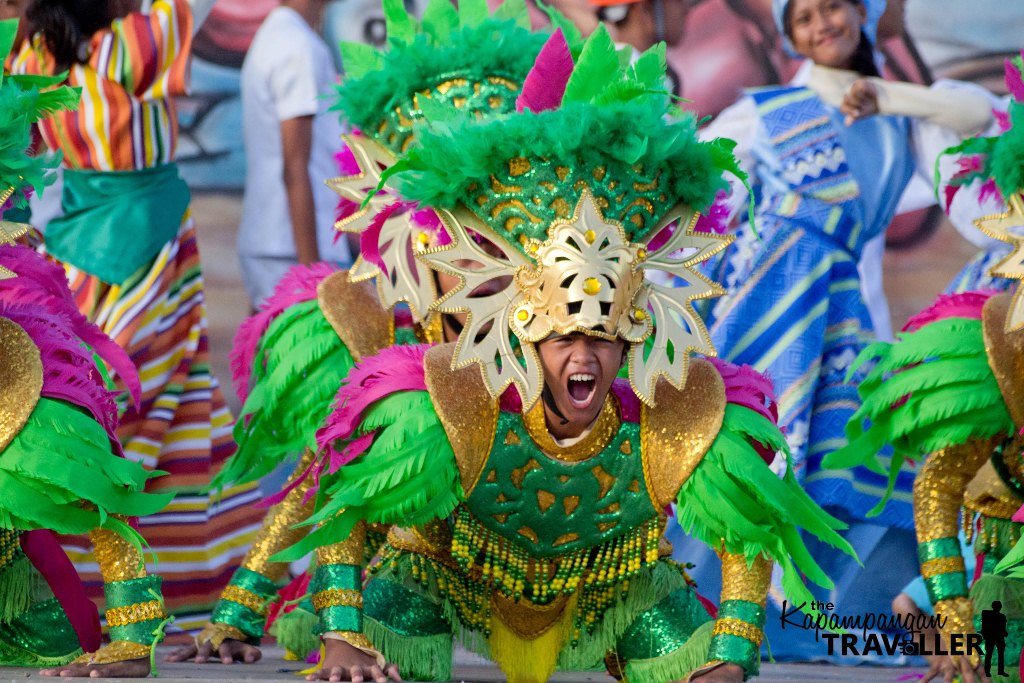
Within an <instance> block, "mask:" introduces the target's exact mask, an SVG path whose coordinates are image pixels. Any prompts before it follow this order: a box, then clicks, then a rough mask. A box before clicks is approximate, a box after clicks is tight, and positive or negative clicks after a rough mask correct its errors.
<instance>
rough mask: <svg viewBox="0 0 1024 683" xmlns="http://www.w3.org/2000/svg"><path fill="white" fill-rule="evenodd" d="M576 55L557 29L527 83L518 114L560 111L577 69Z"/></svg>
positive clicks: (542, 51) (531, 70)
mask: <svg viewBox="0 0 1024 683" xmlns="http://www.w3.org/2000/svg"><path fill="white" fill-rule="evenodd" d="M573 66H574V65H573V62H572V53H571V52H570V51H569V43H567V42H566V40H565V35H564V34H563V33H562V29H558V30H556V31H555V32H554V33H553V34H552V35H551V37H550V38H548V42H546V43H544V47H543V48H541V51H540V54H538V55H537V61H536V62H534V64H533V68H532V69H530V73H528V74H527V75H526V80H525V81H523V89H522V92H520V93H519V97H518V98H516V111H518V112H523V111H525V110H527V109H529V110H530V111H532V112H533V113H534V114H537V113H539V112H542V111H548V110H549V109H557V108H558V106H559V105H560V104H562V97H563V96H564V95H565V86H566V85H567V84H568V83H569V76H571V75H572V69H573Z"/></svg>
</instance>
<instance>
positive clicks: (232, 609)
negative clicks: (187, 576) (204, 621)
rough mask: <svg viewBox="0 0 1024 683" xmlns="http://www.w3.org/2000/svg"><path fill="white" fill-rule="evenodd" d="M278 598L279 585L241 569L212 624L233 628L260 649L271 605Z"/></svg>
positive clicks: (237, 572) (226, 593)
mask: <svg viewBox="0 0 1024 683" xmlns="http://www.w3.org/2000/svg"><path fill="white" fill-rule="evenodd" d="M276 597H277V584H275V583H274V582H273V581H271V580H270V579H268V578H267V577H265V576H263V575H262V574H259V573H257V572H254V571H252V570H251V569H246V568H245V567H239V568H238V570H237V571H235V574H234V576H232V577H231V582H230V583H229V584H228V585H227V587H226V588H225V589H224V592H223V593H221V596H220V600H218V601H217V606H216V607H215V608H214V610H213V614H212V615H210V621H211V622H214V623H219V624H228V625H229V626H234V627H235V628H237V629H238V630H239V631H241V632H242V633H244V634H245V635H246V636H248V637H249V638H250V640H247V641H246V642H248V643H249V644H250V645H259V641H260V638H262V637H263V629H264V626H265V625H266V622H267V614H268V613H269V612H270V603H272V602H273V601H274V598H276Z"/></svg>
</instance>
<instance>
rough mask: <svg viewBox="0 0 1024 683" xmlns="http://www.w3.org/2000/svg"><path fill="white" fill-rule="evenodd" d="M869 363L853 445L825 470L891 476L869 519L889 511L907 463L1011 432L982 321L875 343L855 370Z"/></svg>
mask: <svg viewBox="0 0 1024 683" xmlns="http://www.w3.org/2000/svg"><path fill="white" fill-rule="evenodd" d="M868 363H874V366H873V367H872V369H871V371H870V372H868V374H867V376H866V377H865V378H864V380H863V381H862V382H861V383H860V386H859V388H858V391H859V393H860V396H861V400H862V403H861V406H860V408H859V409H858V410H857V412H856V413H854V415H853V417H852V418H851V419H850V422H849V423H848V424H847V425H846V435H847V438H848V440H849V441H848V443H847V445H846V446H843V447H842V448H840V449H838V450H836V451H834V452H833V453H831V454H829V455H828V456H826V458H825V459H824V462H823V463H822V464H823V466H824V467H827V468H835V469H842V468H848V467H854V466H856V465H864V466H866V467H868V468H870V469H872V470H874V471H875V472H879V473H885V472H886V469H887V470H888V474H889V485H888V488H887V489H886V493H885V495H884V497H883V498H882V500H881V501H879V504H878V505H877V506H875V508H873V509H872V510H871V514H877V513H878V512H879V511H881V510H882V508H883V507H884V506H885V503H886V501H887V500H888V498H889V496H890V495H891V493H892V489H893V486H894V484H895V480H896V474H897V472H898V471H899V469H900V467H902V465H903V462H904V461H905V460H906V459H907V458H915V457H920V456H923V455H927V454H928V453H931V452H934V451H937V450H940V449H943V448H947V447H949V446H952V445H956V444H961V443H964V442H966V441H969V440H971V439H987V438H990V437H992V436H995V435H996V434H1000V433H1002V434H1010V433H1011V432H1012V431H1013V421H1012V419H1011V418H1010V414H1009V411H1008V410H1007V408H1006V404H1005V402H1004V401H1003V396H1002V394H1001V393H1000V391H999V385H998V384H997V383H996V379H995V376H994V375H993V374H992V370H991V369H990V368H989V365H988V360H987V354H986V352H985V339H984V334H983V331H982V323H981V321H980V320H977V319H972V318H946V319H943V320H937V321H935V322H932V323H929V324H927V325H924V326H923V327H921V328H920V329H918V330H915V331H914V332H908V333H904V334H901V335H900V339H899V341H897V342H895V343H892V344H890V343H885V342H878V343H875V344H872V345H871V346H869V347H868V348H866V349H865V350H864V351H863V352H861V354H860V356H858V358H857V361H856V362H855V364H854V366H853V370H852V371H851V372H855V371H857V370H858V369H860V368H861V367H864V366H865V365H866V364H868ZM890 444H891V445H892V446H893V457H892V458H891V459H890V461H889V463H888V468H885V467H884V466H883V465H882V464H881V461H880V460H879V456H878V454H879V452H880V451H881V450H882V449H883V448H884V447H885V446H887V445H890Z"/></svg>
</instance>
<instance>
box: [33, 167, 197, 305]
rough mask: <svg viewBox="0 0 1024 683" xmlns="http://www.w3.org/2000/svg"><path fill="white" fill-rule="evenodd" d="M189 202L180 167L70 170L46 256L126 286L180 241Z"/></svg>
mask: <svg viewBox="0 0 1024 683" xmlns="http://www.w3.org/2000/svg"><path fill="white" fill-rule="evenodd" d="M189 199H190V194H189V190H188V186H187V185H186V184H185V181H183V180H182V179H181V177H180V176H179V175H178V167H177V166H176V165H175V164H164V165H162V166H157V167H155V168H147V169H142V170H139V171H76V170H72V169H65V171H64V194H63V195H62V196H61V205H62V207H63V209H64V215H63V216H61V217H60V218H56V219H54V220H52V221H50V223H49V225H47V226H46V234H45V239H46V251H47V252H49V253H50V254H52V255H53V256H54V257H56V258H58V259H60V260H61V261H63V262H64V263H69V264H71V265H73V266H75V267H76V268H78V269H80V270H84V271H85V272H87V273H89V274H90V275H94V276H96V277H98V278H99V279H101V280H103V281H104V282H107V283H110V284H114V285H120V284H122V283H124V282H125V281H126V280H127V279H128V278H129V277H131V276H132V275H133V274H134V273H135V272H136V271H138V270H139V269H140V268H142V267H143V266H145V265H146V264H148V263H149V262H150V261H152V260H153V258H154V257H156V255H157V254H158V253H160V249H162V248H163V246H164V245H165V244H167V243H168V242H170V241H171V240H172V239H174V236H175V235H177V234H178V230H179V229H180V228H181V220H182V218H183V217H184V215H185V211H186V210H187V209H188V204H189Z"/></svg>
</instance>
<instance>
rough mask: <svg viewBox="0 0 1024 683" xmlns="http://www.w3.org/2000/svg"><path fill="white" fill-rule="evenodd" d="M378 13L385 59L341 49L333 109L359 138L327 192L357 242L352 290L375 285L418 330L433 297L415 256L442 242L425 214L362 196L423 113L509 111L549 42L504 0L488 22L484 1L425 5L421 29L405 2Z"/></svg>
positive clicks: (367, 50)
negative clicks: (336, 199)
mask: <svg viewBox="0 0 1024 683" xmlns="http://www.w3.org/2000/svg"><path fill="white" fill-rule="evenodd" d="M384 13H385V20H386V22H387V35H388V42H389V49H388V50H387V51H383V52H382V51H379V50H376V49H375V48H373V47H371V46H369V45H365V44H363V43H343V44H342V60H343V62H344V67H345V74H346V78H345V80H344V81H343V82H342V84H341V85H340V86H339V87H338V89H337V102H336V104H335V106H334V109H336V110H339V111H341V113H342V117H343V118H344V119H345V121H346V122H347V123H348V124H349V125H351V126H353V127H354V128H356V129H358V130H359V131H360V134H359V135H345V136H343V138H344V140H345V144H346V147H347V148H346V149H345V150H344V151H343V152H342V155H341V157H340V158H339V161H340V164H341V166H342V174H343V175H342V176H341V177H338V178H334V179H331V180H328V181H327V184H328V185H329V186H330V187H331V188H332V189H334V190H335V191H336V192H337V193H338V194H339V195H341V197H342V201H341V205H340V209H341V211H340V214H341V218H340V220H339V221H338V223H337V224H336V227H337V228H338V229H339V230H343V231H345V232H351V233H356V234H359V235H361V242H362V247H363V248H362V250H361V251H362V254H361V255H360V257H359V258H358V259H357V260H356V262H355V264H354V265H353V267H352V270H351V272H350V273H349V279H350V281H356V282H358V281H361V280H368V279H370V278H377V288H378V293H379V295H380V299H381V302H382V303H383V304H384V305H385V306H387V307H391V306H394V305H395V304H397V303H398V302H400V301H404V302H406V303H407V304H408V305H409V308H410V310H411V312H412V315H413V317H414V318H415V319H416V320H417V321H421V322H422V321H424V320H425V319H426V318H428V317H429V316H430V315H431V312H430V311H429V305H430V302H431V301H433V300H434V298H436V296H437V291H436V287H435V286H434V280H433V278H432V277H430V273H429V271H427V270H426V269H424V268H422V266H420V265H419V264H418V263H417V262H416V260H415V259H414V258H413V256H412V254H413V250H414V248H416V247H422V246H437V245H438V244H441V243H444V242H445V241H446V236H444V235H443V233H442V232H441V231H440V223H439V222H438V221H437V220H436V219H434V218H433V217H432V216H430V215H429V213H419V214H418V213H416V212H414V211H412V210H410V207H409V206H408V205H405V204H402V203H401V202H396V200H395V197H394V195H393V194H392V193H390V192H388V191H387V190H383V191H381V192H377V193H376V194H373V196H372V197H370V198H369V199H367V196H368V195H370V194H371V193H372V192H373V190H375V189H376V188H377V187H378V184H379V182H380V179H381V174H382V172H384V171H385V170H386V169H387V168H388V167H390V166H391V165H392V164H393V163H394V162H395V159H396V158H397V157H398V156H400V155H401V154H402V153H403V152H404V151H405V150H407V149H408V148H409V146H410V145H411V144H412V143H413V141H414V140H415V130H414V124H415V123H416V122H417V121H419V120H420V119H422V118H423V109H425V108H429V107H431V106H433V107H443V106H452V107H455V108H458V109H459V110H461V111H463V112H466V113H467V115H471V116H474V117H476V118H489V117H492V116H495V115H499V114H505V113H508V112H510V111H513V110H514V108H515V101H516V96H517V95H518V94H519V89H520V87H521V86H522V82H523V78H524V77H525V76H526V74H527V72H528V71H529V70H530V67H531V65H532V64H533V60H534V58H535V57H536V56H537V53H538V52H539V51H540V48H541V45H542V44H543V42H544V40H545V38H546V36H545V35H544V34H541V33H534V32H532V31H531V30H530V22H529V17H528V15H527V12H526V5H525V3H524V2H523V0H506V1H505V2H504V4H502V5H500V6H499V7H498V8H497V10H495V12H494V14H493V15H492V14H490V12H489V11H488V9H487V4H486V0H461V1H460V2H459V7H458V10H456V9H455V7H454V5H453V4H452V2H451V0H431V1H430V2H429V4H428V5H427V7H426V10H425V12H424V14H423V18H422V20H417V19H415V18H414V17H412V16H410V15H409V14H408V13H407V12H406V10H405V8H404V5H403V3H402V0H385V2H384ZM384 263H388V264H389V265H388V267H387V268H386V269H382V268H381V266H382V265H383V264H384Z"/></svg>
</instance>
